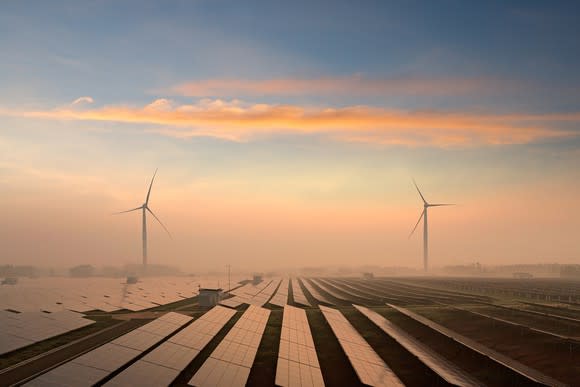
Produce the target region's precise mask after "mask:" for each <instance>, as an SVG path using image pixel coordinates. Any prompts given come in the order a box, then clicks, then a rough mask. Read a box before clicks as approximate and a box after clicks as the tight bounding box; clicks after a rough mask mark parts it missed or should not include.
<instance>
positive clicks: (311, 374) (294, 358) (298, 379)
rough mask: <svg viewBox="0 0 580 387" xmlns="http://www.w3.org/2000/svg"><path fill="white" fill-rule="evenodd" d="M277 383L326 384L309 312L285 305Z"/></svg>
mask: <svg viewBox="0 0 580 387" xmlns="http://www.w3.org/2000/svg"><path fill="white" fill-rule="evenodd" d="M276 385H278V386H282V387H286V386H314V387H316V386H324V380H323V379H322V373H321V372H320V364H319V363H318V356H317V355H316V349H315V347H314V340H313V339H312V333H311V332H310V326H309V324H308V319H307V318H306V312H305V311H304V310H303V309H300V308H295V307H293V306H290V305H285V306H284V317H283V319H282V331H281V335H280V349H279V352H278V363H277V366H276Z"/></svg>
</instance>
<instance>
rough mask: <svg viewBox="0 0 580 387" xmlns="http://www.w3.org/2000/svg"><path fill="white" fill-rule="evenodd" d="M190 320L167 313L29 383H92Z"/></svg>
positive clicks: (60, 384)
mask: <svg viewBox="0 0 580 387" xmlns="http://www.w3.org/2000/svg"><path fill="white" fill-rule="evenodd" d="M190 320H191V317H189V316H185V315H182V314H179V313H173V312H170V313H167V314H165V315H164V316H162V317H159V318H158V319H156V320H153V321H151V322H150V323H148V324H145V325H143V326H141V327H139V328H137V329H135V330H133V331H131V332H129V333H126V334H124V335H123V336H120V337H119V338H117V339H115V340H113V341H111V342H110V343H107V344H104V345H102V346H100V347H98V348H96V349H93V350H92V351H89V352H87V353H85V354H84V355H81V356H79V357H77V358H75V359H73V360H71V361H69V362H67V363H64V364H62V365H60V366H58V367H56V368H54V369H52V370H50V371H48V372H47V373H44V374H42V375H40V376H39V377H37V378H36V379H33V380H32V381H30V382H29V383H27V385H29V386H92V385H93V384H95V383H98V382H99V381H101V380H103V379H104V378H105V377H107V376H108V375H110V374H111V373H113V372H115V371H116V370H118V369H119V368H121V367H123V366H124V365H125V364H127V363H129V362H131V361H132V360H133V359H135V358H136V357H137V356H139V355H140V354H141V353H143V352H144V351H146V350H147V349H149V348H151V347H152V346H154V345H155V344H157V343H158V342H160V341H162V340H163V339H164V338H165V337H167V336H168V335H170V334H171V333H173V332H175V331H176V330H177V329H179V328H180V327H182V326H183V325H185V324H186V323H188V322H189V321H190Z"/></svg>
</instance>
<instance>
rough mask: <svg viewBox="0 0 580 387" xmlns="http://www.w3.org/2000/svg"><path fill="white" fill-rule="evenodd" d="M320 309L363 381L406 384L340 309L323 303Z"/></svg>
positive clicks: (374, 384) (387, 384) (381, 383)
mask: <svg viewBox="0 0 580 387" xmlns="http://www.w3.org/2000/svg"><path fill="white" fill-rule="evenodd" d="M320 310H321V311H322V314H323V315H324V317H325V318H326V321H327V322H328V324H329V325H330V328H331V329H332V331H333V333H334V335H335V336H336V338H337V339H338V342H339V343H340V346H341V347H342V349H343V351H344V353H345V354H346V356H347V357H348V359H349V361H350V363H351V364H352V366H353V368H354V370H355V372H356V374H357V375H358V377H359V379H360V380H361V382H362V383H364V384H367V385H369V386H403V385H404V384H403V383H402V382H401V381H400V380H399V378H398V377H397V376H396V375H395V374H394V372H393V371H392V370H391V369H390V368H389V367H388V366H387V365H386V364H385V362H384V361H383V359H381V358H380V356H379V355H377V353H376V352H375V351H374V350H373V349H372V347H371V346H370V345H369V344H368V343H367V342H366V341H365V339H364V338H363V337H362V336H361V335H360V334H359V333H358V332H357V331H356V329H355V328H354V327H353V326H352V325H351V324H350V323H349V322H348V320H347V319H346V317H344V315H343V314H342V313H341V312H340V311H339V310H337V309H332V308H328V307H325V306H322V305H321V306H320Z"/></svg>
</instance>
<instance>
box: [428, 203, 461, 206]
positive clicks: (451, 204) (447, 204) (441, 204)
mask: <svg viewBox="0 0 580 387" xmlns="http://www.w3.org/2000/svg"><path fill="white" fill-rule="evenodd" d="M455 205H456V204H455V203H438V204H428V206H429V207H441V206H455Z"/></svg>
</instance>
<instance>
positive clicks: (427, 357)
mask: <svg viewBox="0 0 580 387" xmlns="http://www.w3.org/2000/svg"><path fill="white" fill-rule="evenodd" d="M354 307H355V308H356V309H358V310H359V311H360V312H361V313H362V314H364V315H365V316H366V317H368V319H369V320H371V321H372V322H373V323H375V324H376V325H377V326H378V327H379V328H381V329H382V330H383V331H384V332H385V333H386V334H388V335H389V336H391V337H392V338H393V339H395V340H396V341H397V342H398V343H399V344H401V345H402V346H403V347H404V348H405V349H406V350H407V351H409V352H410V353H412V354H413V355H415V356H416V357H417V358H418V359H419V360H421V361H422V362H423V364H425V365H426V366H427V367H429V368H431V369H432V370H433V371H434V372H435V373H437V374H438V375H439V376H441V377H442V378H443V379H445V380H446V381H447V382H448V383H451V384H453V385H456V386H478V385H480V383H478V382H477V381H475V380H473V379H472V378H471V377H469V375H467V374H466V373H465V372H463V371H462V370H461V369H460V368H459V367H457V366H456V365H455V364H453V363H451V362H450V361H448V360H446V359H445V358H443V357H442V356H440V355H438V354H437V353H436V352H434V351H433V350H431V349H430V348H429V347H427V346H425V345H423V344H421V343H420V342H418V341H417V340H416V339H414V338H413V337H411V336H410V335H409V334H407V333H406V332H405V331H403V330H401V329H400V328H399V327H397V326H396V325H394V324H392V323H391V322H390V321H388V320H387V319H386V318H384V317H383V316H381V315H380V314H378V313H377V312H375V311H373V310H371V309H369V308H365V307H364V306H358V305H354Z"/></svg>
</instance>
